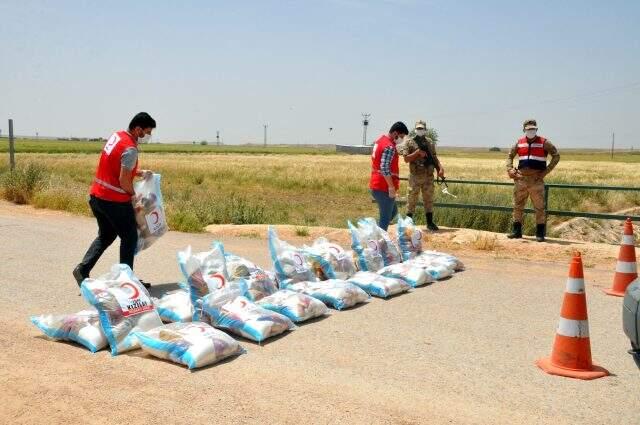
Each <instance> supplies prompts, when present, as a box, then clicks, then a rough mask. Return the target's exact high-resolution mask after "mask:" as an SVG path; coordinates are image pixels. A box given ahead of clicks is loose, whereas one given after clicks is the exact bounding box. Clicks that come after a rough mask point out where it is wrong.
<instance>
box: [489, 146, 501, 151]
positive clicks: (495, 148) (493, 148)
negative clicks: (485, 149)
mask: <svg viewBox="0 0 640 425" xmlns="http://www.w3.org/2000/svg"><path fill="white" fill-rule="evenodd" d="M489 152H500V148H499V147H497V146H494V147H492V148H489Z"/></svg>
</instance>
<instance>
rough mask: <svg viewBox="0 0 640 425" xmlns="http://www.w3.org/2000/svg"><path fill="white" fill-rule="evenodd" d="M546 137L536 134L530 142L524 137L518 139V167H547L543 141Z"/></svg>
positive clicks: (538, 168) (539, 168)
mask: <svg viewBox="0 0 640 425" xmlns="http://www.w3.org/2000/svg"><path fill="white" fill-rule="evenodd" d="M546 140H547V139H545V138H544V137H541V136H536V137H535V139H533V140H532V141H531V142H529V140H527V138H526V137H523V138H521V139H518V157H519V162H518V168H519V169H521V168H531V169H533V170H546V169H547V153H546V152H545V150H544V142H546Z"/></svg>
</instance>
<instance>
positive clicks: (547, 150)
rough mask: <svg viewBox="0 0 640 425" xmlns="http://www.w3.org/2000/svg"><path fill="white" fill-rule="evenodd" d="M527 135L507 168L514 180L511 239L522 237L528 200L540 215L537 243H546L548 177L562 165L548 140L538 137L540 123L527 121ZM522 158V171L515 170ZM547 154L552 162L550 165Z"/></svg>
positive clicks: (521, 139)
mask: <svg viewBox="0 0 640 425" xmlns="http://www.w3.org/2000/svg"><path fill="white" fill-rule="evenodd" d="M522 130H523V132H524V133H525V136H524V137H522V138H520V139H519V140H518V141H517V142H516V143H515V145H513V146H512V147H511V151H510V152H509V156H507V161H506V164H505V165H506V167H507V173H508V174H509V177H510V178H512V179H513V180H514V188H513V231H512V232H511V234H510V235H508V237H509V238H510V239H519V238H522V223H523V219H524V205H525V203H526V202H527V198H528V197H531V203H532V204H533V209H534V211H535V213H536V240H537V241H538V242H544V237H545V233H546V224H545V223H546V217H545V213H544V178H545V177H546V175H547V174H549V173H550V172H551V170H553V169H554V168H555V166H556V165H558V162H559V161H560V154H559V153H558V149H556V147H555V146H553V145H552V144H551V142H549V140H547V139H546V138H544V137H542V136H538V135H537V131H538V124H537V123H536V120H527V121H525V122H524V124H523V126H522ZM516 155H518V159H519V162H518V168H513V159H514V158H515V156H516ZM547 155H551V161H550V162H549V164H548V165H547Z"/></svg>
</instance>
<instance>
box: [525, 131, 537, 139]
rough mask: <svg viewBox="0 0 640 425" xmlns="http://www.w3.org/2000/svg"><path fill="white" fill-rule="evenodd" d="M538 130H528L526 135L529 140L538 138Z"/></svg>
mask: <svg viewBox="0 0 640 425" xmlns="http://www.w3.org/2000/svg"><path fill="white" fill-rule="evenodd" d="M537 131H538V130H527V131H525V132H524V134H525V135H526V136H527V139H533V138H534V137H536V133H537Z"/></svg>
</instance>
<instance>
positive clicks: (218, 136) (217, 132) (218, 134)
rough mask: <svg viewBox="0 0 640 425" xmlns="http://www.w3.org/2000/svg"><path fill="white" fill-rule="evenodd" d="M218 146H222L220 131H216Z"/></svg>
mask: <svg viewBox="0 0 640 425" xmlns="http://www.w3.org/2000/svg"><path fill="white" fill-rule="evenodd" d="M216 145H218V146H220V130H218V131H216Z"/></svg>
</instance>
